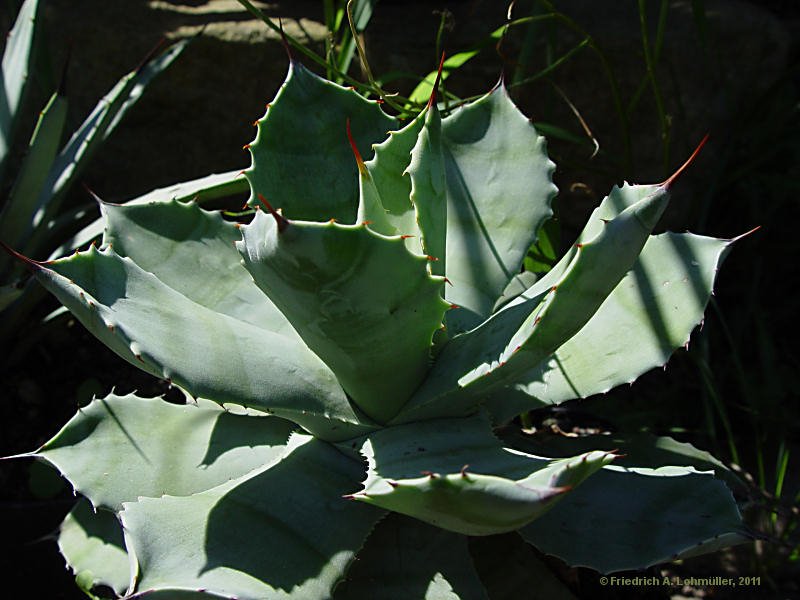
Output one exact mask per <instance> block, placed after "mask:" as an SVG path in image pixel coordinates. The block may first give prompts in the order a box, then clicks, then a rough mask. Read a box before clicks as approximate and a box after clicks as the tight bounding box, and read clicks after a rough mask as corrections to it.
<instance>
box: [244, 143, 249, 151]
mask: <svg viewBox="0 0 800 600" xmlns="http://www.w3.org/2000/svg"><path fill="white" fill-rule="evenodd" d="M249 149H250V144H245V145H244V146H242V150H249Z"/></svg>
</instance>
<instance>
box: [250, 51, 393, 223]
mask: <svg viewBox="0 0 800 600" xmlns="http://www.w3.org/2000/svg"><path fill="white" fill-rule="evenodd" d="M337 117H339V118H340V119H341V120H340V122H338V123H337V119H336V118H337ZM348 118H349V119H350V122H351V124H352V125H353V132H354V134H355V135H354V138H355V143H356V145H357V146H358V147H359V148H362V149H363V148H369V147H371V145H372V144H374V143H376V142H378V141H380V140H383V139H384V138H385V137H386V134H387V132H388V131H390V130H393V129H396V128H397V120H396V119H394V118H393V117H389V116H388V115H386V114H385V113H384V112H383V111H382V110H381V109H380V105H379V104H378V103H377V102H375V101H374V100H366V99H365V98H363V97H362V96H360V95H358V94H357V93H356V92H355V90H350V89H347V88H343V87H341V86H338V85H336V84H334V83H331V82H329V81H326V80H324V79H322V78H321V77H318V76H317V75H315V74H313V73H312V72H311V71H309V70H308V69H306V68H305V67H304V66H303V65H301V64H300V63H298V62H295V61H292V62H291V64H290V65H289V73H288V75H287V77H286V81H285V82H284V83H283V85H282V86H281V89H280V90H279V91H278V94H277V95H276V96H275V99H274V100H273V101H272V103H271V104H270V105H268V108H267V112H266V114H265V116H264V117H263V118H262V119H260V120H259V121H258V133H257V134H256V138H255V140H254V141H253V142H251V143H250V144H249V149H250V152H251V154H252V158H253V164H252V166H251V167H250V168H249V169H247V170H246V171H245V175H246V176H247V179H248V180H249V181H250V185H251V187H252V189H253V194H252V196H251V198H250V203H251V204H252V205H255V204H258V203H259V200H258V194H262V195H263V196H264V197H265V198H266V199H267V201H268V202H271V203H272V204H274V205H275V206H276V207H280V208H281V209H282V210H283V212H284V214H285V215H286V216H287V217H288V218H291V219H303V220H309V221H327V220H329V219H332V218H333V219H336V220H337V221H340V222H342V223H353V222H354V220H355V218H356V211H357V208H358V172H357V167H356V164H355V161H354V160H353V156H352V152H351V150H350V148H349V146H348V143H347V135H346V129H345V124H346V120H347V119H348ZM370 158H371V156H367V159H370Z"/></svg>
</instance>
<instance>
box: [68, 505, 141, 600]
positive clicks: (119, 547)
mask: <svg viewBox="0 0 800 600" xmlns="http://www.w3.org/2000/svg"><path fill="white" fill-rule="evenodd" d="M58 549H59V550H60V551H61V554H62V555H63V556H64V558H65V559H66V561H67V564H69V566H70V568H71V569H72V571H73V572H74V573H75V575H76V579H77V580H78V584H79V585H81V587H82V588H83V589H84V590H85V591H87V592H88V591H90V590H91V588H92V587H93V586H96V585H106V586H108V587H110V588H111V589H113V590H114V591H115V592H116V593H117V594H119V595H122V594H124V593H125V590H126V589H128V585H129V584H130V580H131V574H130V560H129V557H128V553H127V551H126V550H125V540H124V539H123V537H122V525H121V524H120V522H119V520H118V519H117V515H115V514H114V513H113V512H111V511H109V510H98V511H95V510H93V509H92V505H91V504H90V503H89V502H88V501H86V500H84V499H81V500H79V501H78V503H77V504H76V505H75V506H74V507H73V509H72V510H71V511H70V512H69V514H68V515H67V516H66V518H65V519H64V522H63V523H61V529H60V531H59V534H58Z"/></svg>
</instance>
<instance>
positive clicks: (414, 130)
mask: <svg viewBox="0 0 800 600" xmlns="http://www.w3.org/2000/svg"><path fill="white" fill-rule="evenodd" d="M424 123H425V118H424V115H420V116H419V117H417V118H416V119H414V120H413V121H411V122H410V123H409V124H408V125H406V126H405V127H403V128H402V129H400V130H398V131H390V132H389V136H388V137H387V138H386V139H385V140H384V141H383V142H381V143H380V144H376V145H375V146H374V148H375V157H374V158H373V159H372V160H370V161H368V162H367V163H366V166H367V169H368V170H369V173H370V176H371V177H372V180H373V181H374V183H375V187H376V189H377V190H378V194H379V195H380V198H381V204H382V205H383V208H384V210H385V211H386V215H385V218H386V220H387V221H389V223H391V224H392V226H393V227H394V229H395V231H394V233H396V234H397V235H405V236H408V237H407V238H406V246H407V247H408V249H409V250H411V251H412V252H414V253H416V254H421V253H422V243H421V235H420V231H419V225H418V224H417V215H416V211H415V210H414V205H413V204H412V203H411V176H410V175H409V174H408V171H407V169H408V166H409V164H410V163H411V150H412V149H413V148H414V146H415V144H416V143H417V137H418V136H419V132H420V130H421V129H422V127H423V125H424Z"/></svg>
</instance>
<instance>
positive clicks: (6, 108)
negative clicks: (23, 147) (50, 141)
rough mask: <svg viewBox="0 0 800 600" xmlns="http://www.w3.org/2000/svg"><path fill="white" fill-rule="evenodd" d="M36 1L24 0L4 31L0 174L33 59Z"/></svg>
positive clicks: (0, 82)
mask: <svg viewBox="0 0 800 600" xmlns="http://www.w3.org/2000/svg"><path fill="white" fill-rule="evenodd" d="M38 11H39V1H38V0H25V2H24V3H23V4H22V7H21V8H20V10H19V13H18V14H17V19H16V21H15V22H14V27H12V28H11V31H9V32H8V37H7V38H6V45H5V50H4V51H3V60H2V64H1V65H0V177H1V176H2V174H3V170H4V167H5V161H6V157H7V156H8V151H9V150H10V149H11V145H12V144H13V136H14V130H15V128H16V124H17V114H18V111H19V108H20V104H21V103H22V97H23V96H24V94H25V90H26V88H27V86H28V83H29V82H30V81H31V78H30V76H29V73H30V69H31V66H32V61H33V48H34V36H35V34H36V23H37V19H38Z"/></svg>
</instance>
